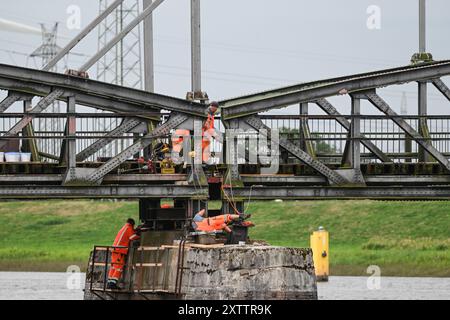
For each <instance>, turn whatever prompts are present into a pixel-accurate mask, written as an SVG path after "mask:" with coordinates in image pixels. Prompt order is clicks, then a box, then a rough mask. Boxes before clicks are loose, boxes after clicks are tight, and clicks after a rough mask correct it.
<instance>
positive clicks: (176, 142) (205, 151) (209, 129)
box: [172, 101, 219, 162]
mask: <svg viewBox="0 0 450 320" xmlns="http://www.w3.org/2000/svg"><path fill="white" fill-rule="evenodd" d="M218 108H219V103H217V102H215V101H213V102H211V103H210V105H209V107H208V111H207V112H208V117H207V119H206V120H205V122H204V123H203V126H202V161H203V162H207V161H208V160H209V157H210V154H211V152H210V145H211V140H210V138H211V137H215V136H216V132H215V129H214V115H215V113H216V112H217V110H218ZM188 138H190V131H189V130H187V129H177V130H175V135H174V136H172V151H173V153H174V154H178V155H179V154H180V153H181V150H182V149H183V141H184V139H188Z"/></svg>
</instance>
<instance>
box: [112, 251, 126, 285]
mask: <svg viewBox="0 0 450 320" xmlns="http://www.w3.org/2000/svg"><path fill="white" fill-rule="evenodd" d="M126 258H127V255H126V254H123V253H119V252H112V253H111V268H110V269H109V273H108V278H109V279H111V280H116V281H119V279H120V277H121V276H122V273H123V267H124V266H125V259H126Z"/></svg>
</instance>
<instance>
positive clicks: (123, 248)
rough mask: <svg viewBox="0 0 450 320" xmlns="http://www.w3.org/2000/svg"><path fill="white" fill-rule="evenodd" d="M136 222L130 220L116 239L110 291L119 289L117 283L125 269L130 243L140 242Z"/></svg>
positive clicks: (109, 285)
mask: <svg viewBox="0 0 450 320" xmlns="http://www.w3.org/2000/svg"><path fill="white" fill-rule="evenodd" d="M134 225H135V222H134V220H133V219H131V218H130V219H128V220H127V223H126V224H125V225H124V226H123V227H122V228H121V229H120V230H119V232H118V233H117V236H116V239H115V240H114V243H113V247H114V248H113V250H112V252H111V268H110V269H109V274H108V283H107V288H108V289H119V287H118V286H117V283H118V282H119V279H120V277H121V276H122V273H123V267H124V266H125V261H126V258H127V254H128V247H129V246H130V242H131V241H134V240H139V238H140V236H139V234H140V227H138V228H136V229H134Z"/></svg>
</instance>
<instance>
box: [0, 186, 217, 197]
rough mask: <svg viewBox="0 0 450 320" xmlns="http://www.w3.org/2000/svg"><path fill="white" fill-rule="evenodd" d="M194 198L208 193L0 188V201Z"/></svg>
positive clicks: (189, 190) (174, 188)
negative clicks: (162, 196)
mask: <svg viewBox="0 0 450 320" xmlns="http://www.w3.org/2000/svg"><path fill="white" fill-rule="evenodd" d="M161 195H164V197H169V198H198V199H207V198H208V190H207V189H203V190H200V189H198V188H195V186H189V185H173V184H172V185H135V184H130V185H102V186H70V187H69V186H55V185H50V186H42V185H41V186H35V185H0V199H27V200H29V199H95V198H113V199H120V198H135V199H139V198H161Z"/></svg>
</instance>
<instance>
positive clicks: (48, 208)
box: [0, 200, 450, 276]
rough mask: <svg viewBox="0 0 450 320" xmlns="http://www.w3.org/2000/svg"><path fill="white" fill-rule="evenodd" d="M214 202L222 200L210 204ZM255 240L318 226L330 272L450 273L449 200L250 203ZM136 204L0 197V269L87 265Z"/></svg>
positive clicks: (303, 242)
mask: <svg viewBox="0 0 450 320" xmlns="http://www.w3.org/2000/svg"><path fill="white" fill-rule="evenodd" d="M213 205H214V206H217V203H214V204H213ZM248 211H249V212H251V213H252V214H253V217H252V220H253V221H254V222H255V223H256V225H257V226H256V227H255V228H252V230H251V237H252V238H253V239H259V240H265V241H267V242H269V243H271V244H273V245H281V246H292V247H305V246H309V235H310V234H311V233H312V231H314V230H316V229H317V227H318V226H320V225H322V226H324V227H325V228H326V229H327V230H328V231H329V232H330V238H331V240H330V261H331V273H332V274H335V275H367V274H366V269H367V267H368V266H369V265H378V266H380V267H381V270H382V274H384V275H396V276H450V268H449V266H450V202H447V201H439V202H437V201H436V202H400V201H398V202H395V201H368V200H367V201H289V202H287V201H285V202H281V203H278V202H274V201H271V202H252V203H251V204H250V207H249V210H248ZM137 216H138V204H137V202H109V201H35V202H1V203H0V270H28V271H65V269H66V268H67V266H69V265H71V264H76V265H79V266H80V267H82V268H84V266H85V265H86V264H87V259H88V255H89V252H90V250H91V249H92V247H93V245H94V244H97V245H109V244H111V243H112V241H113V239H114V236H115V234H116V233H117V230H118V229H119V228H120V227H121V226H122V225H123V222H124V221H125V219H126V218H128V217H133V218H135V219H136V220H137Z"/></svg>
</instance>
